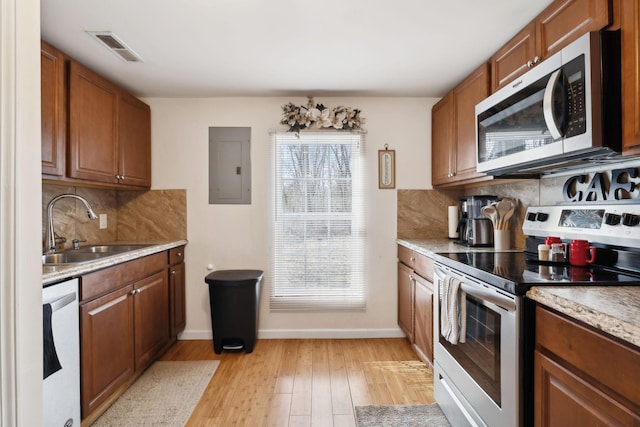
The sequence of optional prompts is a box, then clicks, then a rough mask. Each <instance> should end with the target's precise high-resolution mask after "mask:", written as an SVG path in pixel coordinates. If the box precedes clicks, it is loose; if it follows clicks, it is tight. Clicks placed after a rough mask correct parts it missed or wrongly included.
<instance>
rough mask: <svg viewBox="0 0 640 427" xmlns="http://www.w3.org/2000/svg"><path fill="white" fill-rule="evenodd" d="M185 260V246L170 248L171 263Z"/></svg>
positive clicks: (174, 263)
mask: <svg viewBox="0 0 640 427" xmlns="http://www.w3.org/2000/svg"><path fill="white" fill-rule="evenodd" d="M183 261H184V246H178V247H177V248H173V249H169V265H176V264H180V263H181V262H183Z"/></svg>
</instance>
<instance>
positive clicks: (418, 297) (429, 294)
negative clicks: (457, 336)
mask: <svg viewBox="0 0 640 427" xmlns="http://www.w3.org/2000/svg"><path fill="white" fill-rule="evenodd" d="M414 278H415V302H414V306H415V308H414V310H415V318H414V341H415V346H416V347H417V348H418V351H419V352H420V353H422V355H423V357H424V358H426V359H427V360H429V362H431V363H433V284H432V283H430V282H429V281H427V280H426V279H424V278H422V277H420V276H418V275H415V276H414Z"/></svg>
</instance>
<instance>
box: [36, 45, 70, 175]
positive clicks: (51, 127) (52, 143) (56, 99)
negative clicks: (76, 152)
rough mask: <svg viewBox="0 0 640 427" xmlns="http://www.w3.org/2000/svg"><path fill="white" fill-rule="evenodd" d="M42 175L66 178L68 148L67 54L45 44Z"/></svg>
mask: <svg viewBox="0 0 640 427" xmlns="http://www.w3.org/2000/svg"><path fill="white" fill-rule="evenodd" d="M40 63H41V67H42V73H41V80H40V85H41V97H42V99H41V103H40V105H41V109H42V111H41V113H42V173H43V174H47V175H52V176H58V177H59V176H63V175H64V172H65V163H64V160H65V152H66V151H65V147H66V135H67V128H66V121H67V119H66V117H67V114H66V108H65V106H66V103H67V98H66V92H65V87H66V83H65V79H66V73H65V58H64V54H63V53H62V52H60V51H59V50H57V49H56V48H54V47H53V46H51V45H49V44H47V43H45V42H44V41H43V42H42V43H41V45H40Z"/></svg>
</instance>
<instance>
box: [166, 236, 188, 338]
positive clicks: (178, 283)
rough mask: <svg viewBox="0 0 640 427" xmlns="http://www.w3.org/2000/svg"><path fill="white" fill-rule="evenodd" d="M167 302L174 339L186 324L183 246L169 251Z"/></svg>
mask: <svg viewBox="0 0 640 427" xmlns="http://www.w3.org/2000/svg"><path fill="white" fill-rule="evenodd" d="M169 264H170V265H169V294H170V298H169V302H170V307H169V309H170V313H169V318H170V319H169V320H170V327H171V336H172V337H176V336H177V335H178V333H179V332H182V331H183V330H184V327H185V326H186V324H187V310H186V295H185V273H184V246H180V247H178V248H174V249H171V250H170V251H169Z"/></svg>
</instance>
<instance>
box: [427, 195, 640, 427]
mask: <svg viewBox="0 0 640 427" xmlns="http://www.w3.org/2000/svg"><path fill="white" fill-rule="evenodd" d="M522 228H523V231H524V234H525V235H527V236H528V237H527V241H526V249H525V251H522V252H517V251H511V252H493V251H477V250H475V251H467V252H459V253H440V254H436V255H434V261H435V268H434V286H436V295H437V296H438V303H437V304H434V330H435V331H436V333H437V339H436V340H435V344H434V377H435V398H436V401H437V402H438V404H439V405H440V407H441V408H442V410H443V411H444V413H445V414H446V415H447V418H448V419H449V421H450V422H451V424H452V425H453V426H455V427H457V426H476V425H478V426H491V427H494V426H528V425H532V424H533V402H532V400H531V399H532V395H533V393H532V392H533V377H532V371H533V340H534V330H533V325H534V322H533V309H532V308H533V303H532V302H531V301H530V300H528V299H527V298H525V297H524V295H525V293H526V292H527V290H528V289H530V288H531V287H532V286H547V285H553V286H562V285H571V286H592V285H597V286H621V285H629V286H637V285H640V204H630V203H626V204H617V205H613V204H612V205H581V206H570V205H566V206H541V207H530V208H528V209H527V213H526V217H525V219H524V224H523V227H522ZM547 237H555V238H557V239H555V241H559V242H560V243H561V246H560V247H561V248H562V249H563V250H565V249H566V248H568V247H569V246H570V242H572V241H573V240H587V241H588V242H589V243H588V244H589V246H591V247H593V248H594V249H592V251H593V253H594V256H595V260H593V259H590V261H593V262H591V263H589V264H588V265H586V266H572V265H570V264H569V263H568V262H546V261H541V260H540V259H538V245H540V244H544V243H545V240H546V238H547ZM583 243H584V242H583ZM563 255H564V257H565V258H566V259H567V260H568V259H569V258H568V257H569V254H568V253H567V252H566V250H565V252H564V253H563ZM591 258H593V256H591Z"/></svg>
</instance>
